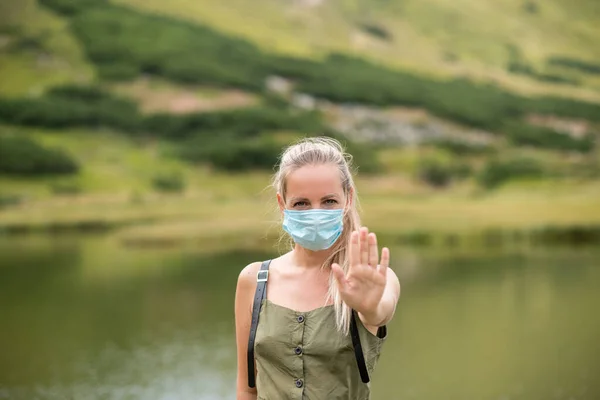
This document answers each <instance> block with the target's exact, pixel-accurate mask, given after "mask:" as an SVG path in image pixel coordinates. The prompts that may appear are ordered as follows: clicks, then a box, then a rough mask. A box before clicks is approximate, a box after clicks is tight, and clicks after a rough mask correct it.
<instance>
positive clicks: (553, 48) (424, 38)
mask: <svg viewBox="0 0 600 400" xmlns="http://www.w3.org/2000/svg"><path fill="white" fill-rule="evenodd" d="M115 1H116V2H118V3H123V4H127V5H131V6H135V7H136V8H139V9H145V10H149V11H152V12H158V13H163V14H166V15H173V16H176V17H179V18H185V19H191V20H195V21H200V22H202V23H205V24H207V25H210V26H213V27H215V28H217V29H219V30H222V31H224V32H229V33H232V34H235V35H240V36H244V37H246V38H249V39H250V40H252V41H254V42H256V43H258V44H260V45H262V47H264V48H265V49H267V50H270V51H281V52H287V53H292V54H301V55H305V56H319V55H320V54H323V53H324V52H329V51H332V50H336V51H344V52H349V53H355V54H359V55H361V56H368V57H371V58H373V59H376V60H379V61H381V62H383V63H386V64H391V65H396V66H402V67H406V68H412V69H415V70H418V71H420V72H423V71H426V72H428V73H430V74H435V75H449V74H450V75H468V76H471V77H473V78H476V79H477V78H482V79H485V80H490V79H491V80H494V81H497V82H498V83H500V84H502V85H504V86H507V87H509V88H511V89H513V90H518V91H521V92H525V93H558V94H568V95H574V96H577V97H584V98H590V99H599V95H598V90H600V79H599V78H598V77H589V76H588V77H580V78H581V79H582V83H583V86H584V87H578V88H575V87H569V86H566V85H553V84H548V83H541V82H536V81H532V80H531V79H529V78H525V77H519V76H515V75H509V74H507V73H506V71H505V66H506V64H507V62H508V59H509V51H508V47H507V46H508V45H513V46H515V47H517V48H518V49H519V50H520V51H521V53H522V54H525V55H526V56H525V57H526V61H528V62H529V63H531V64H532V65H534V66H536V67H541V66H542V65H543V62H544V60H545V58H546V57H548V56H552V55H556V54H558V55H568V56H572V57H575V58H579V59H584V60H589V61H593V62H600V48H599V47H598V46H597V45H596V44H597V42H598V40H599V39H600V9H599V7H598V6H597V3H596V2H595V1H594V0H576V1H575V2H566V1H563V0H550V1H544V2H538V10H539V11H538V12H537V13H535V14H531V13H527V12H525V11H524V10H523V2H522V1H520V0H519V1H517V0H500V1H493V2H492V1H489V2H488V1H485V2H482V1H477V0H403V1H398V0H390V1H365V0H335V1H331V0H330V1H327V0H325V2H324V4H323V5H322V6H321V7H317V8H306V7H298V6H293V5H292V4H293V3H292V2H281V1H274V0H257V1H253V2H246V1H243V0H232V1H228V2H221V1H219V0H198V1H189V0H171V1H169V2H168V3H167V2H164V1H161V0H115ZM361 20H366V21H374V22H376V23H378V24H380V25H382V26H385V27H386V29H388V30H389V31H390V32H391V33H392V34H393V36H394V40H393V41H392V42H387V43H386V42H383V41H378V40H374V39H371V38H368V37H367V36H366V35H364V34H360V32H359V31H358V30H357V29H356V21H361ZM574 21H576V23H575V22H574ZM559 27H560V29H559ZM448 54H453V55H454V56H456V57H458V62H450V61H448V60H447V59H446V58H447V56H448Z"/></svg>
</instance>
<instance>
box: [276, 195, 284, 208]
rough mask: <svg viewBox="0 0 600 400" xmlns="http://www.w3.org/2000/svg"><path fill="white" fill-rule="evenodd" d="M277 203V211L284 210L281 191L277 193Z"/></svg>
mask: <svg viewBox="0 0 600 400" xmlns="http://www.w3.org/2000/svg"><path fill="white" fill-rule="evenodd" d="M277 204H278V205H279V211H281V212H283V210H285V201H283V197H282V196H281V193H277Z"/></svg>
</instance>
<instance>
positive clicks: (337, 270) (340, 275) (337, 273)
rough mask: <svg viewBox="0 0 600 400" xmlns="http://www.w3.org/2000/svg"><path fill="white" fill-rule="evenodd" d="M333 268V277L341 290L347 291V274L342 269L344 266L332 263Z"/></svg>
mask: <svg viewBox="0 0 600 400" xmlns="http://www.w3.org/2000/svg"><path fill="white" fill-rule="evenodd" d="M331 270H332V271H333V277H334V278H335V280H336V281H337V284H338V289H339V291H340V292H345V291H346V286H347V282H346V274H344V270H343V269H342V267H340V266H339V264H336V263H333V264H331Z"/></svg>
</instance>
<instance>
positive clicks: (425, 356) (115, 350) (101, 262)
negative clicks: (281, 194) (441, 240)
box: [0, 236, 600, 400]
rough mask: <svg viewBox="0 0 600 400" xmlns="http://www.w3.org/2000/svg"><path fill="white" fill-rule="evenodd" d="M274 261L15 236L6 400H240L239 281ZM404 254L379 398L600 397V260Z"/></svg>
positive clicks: (1, 256) (4, 342)
mask: <svg viewBox="0 0 600 400" xmlns="http://www.w3.org/2000/svg"><path fill="white" fill-rule="evenodd" d="M267 256H268V255H267V254H251V253H249V252H241V251H240V252H230V253H228V254H220V255H211V256H207V255H206V254H204V253H201V252H199V251H196V250H194V249H186V250H182V249H138V248H127V247H124V246H122V245H121V244H120V243H118V242H117V241H116V239H114V238H113V237H112V236H93V237H83V238H82V237H57V238H52V237H29V238H7V237H3V238H0V399H24V400H35V399H51V400H53V399H76V400H85V399H94V400H96V399H111V400H112V399H116V400H120V399H144V400H154V399H157V400H167V399H173V400H176V399H177V400H179V399H181V400H187V399H202V400H208V399H234V398H235V383H234V382H235V338H234V319H233V301H234V290H235V285H236V279H237V275H238V273H239V271H240V269H241V268H242V267H244V266H245V265H246V264H248V263H249V262H251V261H255V260H261V259H263V258H265V257H267ZM392 259H393V268H394V269H395V271H396V272H397V274H398V275H399V276H400V278H401V283H402V298H401V300H400V304H399V307H398V311H397V316H396V318H395V319H394V321H393V323H392V324H391V325H390V327H389V336H388V340H387V341H386V343H385V345H384V348H383V353H382V356H381V359H380V363H379V365H378V369H377V370H376V372H375V374H374V375H373V382H372V389H373V400H388V399H392V400H395V399H399V400H409V399H415V400H417V399H422V400H426V399H427V400H429V399H434V400H435V399H440V400H453V399H456V400H459V399H460V400H470V399H473V400H509V399H514V400H516V399H522V400H561V399H564V400H570V399H590V400H594V399H600V250H598V249H592V248H575V249H568V248H567V249H562V248H553V249H548V248H536V247H534V248H531V247H529V248H518V247H512V248H488V249H477V250H465V249H448V250H444V251H441V250H435V251H434V250H432V249H428V248H422V249H414V248H413V249H410V248H401V249H392Z"/></svg>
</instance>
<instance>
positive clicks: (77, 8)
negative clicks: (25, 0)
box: [38, 0, 108, 15]
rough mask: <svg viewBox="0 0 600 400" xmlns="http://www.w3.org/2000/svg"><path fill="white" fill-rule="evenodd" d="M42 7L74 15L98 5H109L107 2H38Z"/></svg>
mask: <svg viewBox="0 0 600 400" xmlns="http://www.w3.org/2000/svg"><path fill="white" fill-rule="evenodd" d="M38 1H39V2H40V4H41V5H43V6H45V7H48V8H51V9H52V10H54V11H56V12H58V13H60V14H64V15H74V14H77V13H79V12H81V11H84V10H86V9H88V8H90V7H93V6H96V5H102V4H106V3H108V1H107V0H38Z"/></svg>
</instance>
